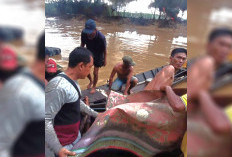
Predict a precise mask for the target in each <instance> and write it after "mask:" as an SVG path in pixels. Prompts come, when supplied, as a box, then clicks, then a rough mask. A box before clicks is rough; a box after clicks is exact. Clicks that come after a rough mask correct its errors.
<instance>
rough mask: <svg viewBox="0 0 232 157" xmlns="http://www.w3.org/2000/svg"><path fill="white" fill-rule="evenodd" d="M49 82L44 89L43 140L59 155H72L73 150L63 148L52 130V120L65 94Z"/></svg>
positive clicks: (64, 100)
mask: <svg viewBox="0 0 232 157" xmlns="http://www.w3.org/2000/svg"><path fill="white" fill-rule="evenodd" d="M50 85H51V84H48V86H47V87H46V89H45V92H46V95H45V141H46V143H47V146H48V147H49V148H50V149H51V150H52V151H53V152H54V153H55V154H57V155H59V157H65V156H67V155H74V153H73V152H70V151H68V150H67V149H65V148H63V146H62V145H61V144H60V142H59V139H58V138H57V135H56V132H55V130H54V126H53V121H54V118H55V116H56V114H57V113H58V112H59V110H60V109H61V107H62V104H64V103H65V102H66V94H65V90H63V89H61V88H60V89H59V88H58V89H53V88H52V86H51V87H50Z"/></svg>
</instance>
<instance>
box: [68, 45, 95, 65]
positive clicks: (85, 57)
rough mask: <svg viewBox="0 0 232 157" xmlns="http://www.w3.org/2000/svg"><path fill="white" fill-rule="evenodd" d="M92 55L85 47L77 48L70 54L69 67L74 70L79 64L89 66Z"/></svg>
mask: <svg viewBox="0 0 232 157" xmlns="http://www.w3.org/2000/svg"><path fill="white" fill-rule="evenodd" d="M91 56H92V53H91V52H90V51H89V50H88V49H86V48H83V47H77V48H75V49H74V50H73V51H72V52H71V53H70V54H69V63H68V67H70V68H74V67H75V66H77V64H79V63H81V62H83V63H84V64H88V63H89V62H90V60H91Z"/></svg>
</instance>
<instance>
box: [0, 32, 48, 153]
mask: <svg viewBox="0 0 232 157" xmlns="http://www.w3.org/2000/svg"><path fill="white" fill-rule="evenodd" d="M44 46H45V35H44V34H43V35H42V36H41V37H40V40H39V43H38V50H37V51H38V53H37V56H36V61H35V62H34V63H33V64H32V66H31V67H30V68H28V69H26V68H25V69H22V70H21V71H20V72H18V73H17V74H15V75H14V76H12V77H10V78H9V79H8V80H7V81H5V83H4V85H3V87H2V90H1V94H0V97H1V98H0V99H1V105H0V111H1V114H0V116H1V117H0V119H1V121H0V125H1V126H2V128H1V133H0V141H1V146H0V150H1V151H0V156H4V157H8V156H14V157H28V156H30V157H44V138H45V133H44V129H45V128H44V115H45V114H44V107H45V100H44V97H45V95H44V82H43V80H44V69H45V66H44V60H45V54H44ZM6 118H7V120H4V119H6Z"/></svg>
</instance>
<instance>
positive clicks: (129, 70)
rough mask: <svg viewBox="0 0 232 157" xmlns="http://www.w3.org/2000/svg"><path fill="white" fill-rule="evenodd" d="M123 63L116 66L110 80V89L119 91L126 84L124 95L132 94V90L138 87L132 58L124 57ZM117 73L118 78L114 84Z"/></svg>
mask: <svg viewBox="0 0 232 157" xmlns="http://www.w3.org/2000/svg"><path fill="white" fill-rule="evenodd" d="M122 60H123V63H118V64H116V65H115V66H114V68H113V70H112V72H111V75H110V79H109V89H112V90H114V91H119V90H120V89H121V88H122V85H123V84H126V87H125V90H124V95H128V94H129V93H130V89H131V88H133V87H134V86H136V84H137V83H138V79H137V78H136V77H134V76H133V66H134V65H135V62H133V60H132V58H131V57H130V56H124V57H123V58H122ZM116 73H117V75H118V78H117V79H116V80H115V81H114V82H113V78H114V75H115V74H116Z"/></svg>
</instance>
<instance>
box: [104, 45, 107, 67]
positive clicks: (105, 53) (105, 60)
mask: <svg viewBox="0 0 232 157" xmlns="http://www.w3.org/2000/svg"><path fill="white" fill-rule="evenodd" d="M106 58H107V51H106V49H105V50H104V66H106V64H107V59H106Z"/></svg>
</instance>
